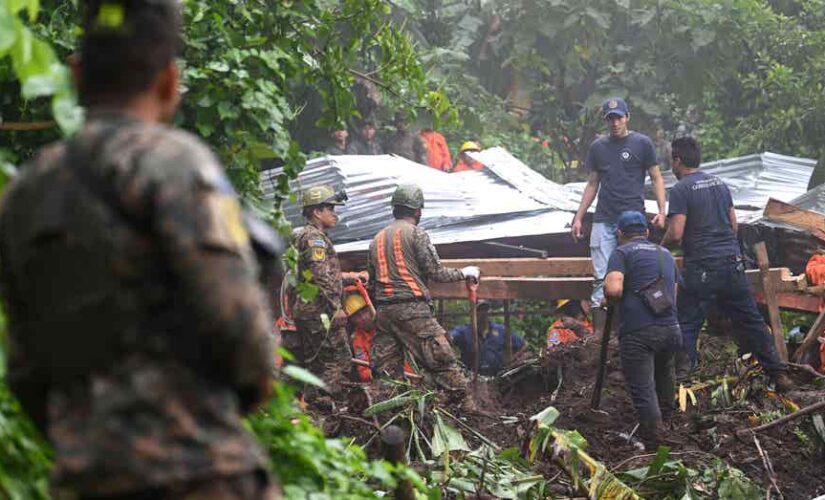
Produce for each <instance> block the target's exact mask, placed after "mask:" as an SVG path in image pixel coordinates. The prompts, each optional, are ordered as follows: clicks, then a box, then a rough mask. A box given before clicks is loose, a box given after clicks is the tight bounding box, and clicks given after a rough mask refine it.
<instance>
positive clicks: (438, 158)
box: [420, 130, 453, 172]
mask: <svg viewBox="0 0 825 500" xmlns="http://www.w3.org/2000/svg"><path fill="white" fill-rule="evenodd" d="M420 135H421V137H422V138H423V139H424V142H426V143H427V165H429V166H431V167H433V168H435V169H438V170H442V171H444V172H449V171H450V167H452V164H453V162H452V157H453V156H452V155H451V154H450V148H449V147H448V146H447V141H446V140H445V139H444V136H443V135H441V134H440V133H438V132H436V131H435V130H422V131H421V132H420Z"/></svg>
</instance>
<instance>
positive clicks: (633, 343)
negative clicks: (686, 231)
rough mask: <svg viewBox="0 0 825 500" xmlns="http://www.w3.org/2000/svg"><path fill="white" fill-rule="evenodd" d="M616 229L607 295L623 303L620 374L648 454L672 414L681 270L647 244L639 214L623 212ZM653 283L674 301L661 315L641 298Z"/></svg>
mask: <svg viewBox="0 0 825 500" xmlns="http://www.w3.org/2000/svg"><path fill="white" fill-rule="evenodd" d="M617 225H618V237H619V243H620V246H619V247H618V248H616V250H615V251H614V252H613V254H611V256H610V261H609V263H608V265H607V276H606V277H605V295H607V297H608V299H609V300H610V301H611V302H616V301H619V300H620V301H621V302H620V309H621V317H622V325H621V329H620V331H619V354H620V357H621V360H622V372H623V373H624V378H625V382H626V383H627V387H628V391H629V392H630V397H631V399H632V400H633V406H634V407H635V409H636V415H637V417H638V419H639V437H640V438H641V439H642V442H643V443H644V445H645V449H647V450H649V451H655V450H656V449H657V448H658V443H659V437H658V431H659V426H660V424H661V422H662V420H669V419H670V416H671V414H672V410H673V395H674V387H673V377H674V374H673V355H674V353H675V352H676V351H678V350H679V349H680V348H681V343H682V335H681V333H680V332H679V324H678V321H677V319H676V283H677V282H678V271H677V270H676V262H675V261H674V260H673V256H672V255H670V252H669V251H667V249H666V248H663V247H660V246H659V245H656V244H655V243H651V242H649V241H647V237H648V234H649V233H648V229H647V220H646V219H645V216H644V215H642V213H641V212H637V211H627V212H623V213H622V215H621V216H620V217H619V220H618V224H617ZM654 283H656V284H658V286H657V288H658V289H659V291H661V292H662V293H663V294H664V295H665V296H666V297H667V301H669V302H670V305H669V307H665V308H664V310H663V311H660V312H658V313H657V312H655V311H654V310H653V308H652V307H651V306H649V305H648V303H647V302H646V301H645V300H644V297H643V292H644V290H645V289H647V288H648V287H650V286H651V285H652V284H654ZM614 307H615V306H614Z"/></svg>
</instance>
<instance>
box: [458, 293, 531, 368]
mask: <svg viewBox="0 0 825 500" xmlns="http://www.w3.org/2000/svg"><path fill="white" fill-rule="evenodd" d="M450 338H451V339H452V341H453V343H454V344H455V345H456V346H457V347H458V349H459V351H461V361H462V362H463V363H464V364H465V365H466V366H468V367H469V368H470V369H472V368H473V329H472V327H471V326H470V325H461V326H457V327H455V328H453V330H452V331H451V332H450ZM478 343H479V352H480V353H481V357H480V358H479V361H478V365H479V368H478V373H480V374H481V375H488V376H493V375H495V374H497V373H498V372H500V371H501V369H502V368H504V346H505V343H504V325H500V324H498V323H493V322H492V321H490V303H489V302H487V301H486V300H480V301H479V302H478ZM510 345H511V346H512V352H513V358H514V359H515V358H517V357H518V356H519V355H520V354H521V351H523V350H526V349H527V344H525V342H524V339H522V338H521V337H520V336H518V335H516V334H515V333H513V334H512V339H511V341H510Z"/></svg>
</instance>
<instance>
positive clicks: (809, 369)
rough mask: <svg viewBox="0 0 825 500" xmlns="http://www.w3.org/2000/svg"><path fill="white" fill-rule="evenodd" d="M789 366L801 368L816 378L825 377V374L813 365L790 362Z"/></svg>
mask: <svg viewBox="0 0 825 500" xmlns="http://www.w3.org/2000/svg"><path fill="white" fill-rule="evenodd" d="M788 366H789V367H791V368H796V369H797V370H801V371H803V372H805V373H809V374H811V375H813V376H814V378H825V375H823V374H821V373H819V372H818V371H816V370H815V369H814V368H813V367H812V366H811V365H806V364H801V363H788Z"/></svg>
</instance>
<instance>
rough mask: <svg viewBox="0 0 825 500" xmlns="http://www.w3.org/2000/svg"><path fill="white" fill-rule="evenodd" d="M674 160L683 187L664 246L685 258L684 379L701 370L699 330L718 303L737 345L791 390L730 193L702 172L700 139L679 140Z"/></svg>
mask: <svg viewBox="0 0 825 500" xmlns="http://www.w3.org/2000/svg"><path fill="white" fill-rule="evenodd" d="M671 155H672V159H673V173H674V174H675V175H676V177H677V178H678V179H679V182H678V183H677V184H676V185H675V186H674V187H673V189H672V190H671V192H670V209H669V212H668V217H669V225H668V229H667V232H666V233H665V236H664V238H663V239H662V245H670V244H680V243H681V245H682V249H683V250H684V254H685V261H684V271H683V276H684V281H683V283H682V286H681V291H680V293H679V302H678V307H679V325H680V326H681V328H682V335H683V338H684V348H683V352H682V353H680V355H679V356H678V363H677V365H678V366H677V372H678V378H679V379H685V378H687V377H688V376H689V373H690V371H691V370H692V369H694V368H695V366H696V341H697V339H698V337H699V331H700V330H701V329H702V324H703V323H704V322H705V319H706V317H707V314H708V310H709V309H710V307H711V306H712V305H714V304H715V305H717V307H718V308H719V310H720V311H725V312H727V313H728V314H729V315H730V317H731V320H733V325H734V332H735V334H736V341H737V343H738V344H739V346H740V347H741V348H742V349H744V350H745V351H748V352H751V353H753V354H754V356H756V359H757V360H759V363H760V364H762V366H763V367H765V370H766V371H767V372H768V373H770V374H771V375H772V376H773V378H774V382H775V384H776V387H777V389H779V390H781V391H785V390H789V389H791V388H792V387H793V383H792V382H791V380H790V379H789V378H788V375H787V365H785V364H784V363H783V362H782V361H781V360H780V359H779V356H778V355H777V353H776V346H775V344H774V342H773V338H772V337H771V335H770V333H769V332H768V327H767V325H766V324H765V321H764V320H763V318H762V315H761V314H760V313H759V309H758V308H757V307H756V301H755V300H754V298H753V294H752V293H751V289H750V285H749V284H748V280H747V278H746V277H745V262H744V259H743V258H742V252H741V250H740V248H739V240H738V239H737V237H736V229H737V227H736V212H735V210H734V208H733V200H732V198H731V195H730V190H729V189H728V187H727V186H726V185H725V183H724V182H722V180H720V179H719V178H718V177H716V176H713V175H710V174H707V173H705V172H702V171H700V170H699V163H700V162H701V156H702V152H701V149H700V147H699V143H698V142H696V140H695V139H693V138H691V137H683V138H680V139H676V140H675V141H673V142H672V144H671Z"/></svg>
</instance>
